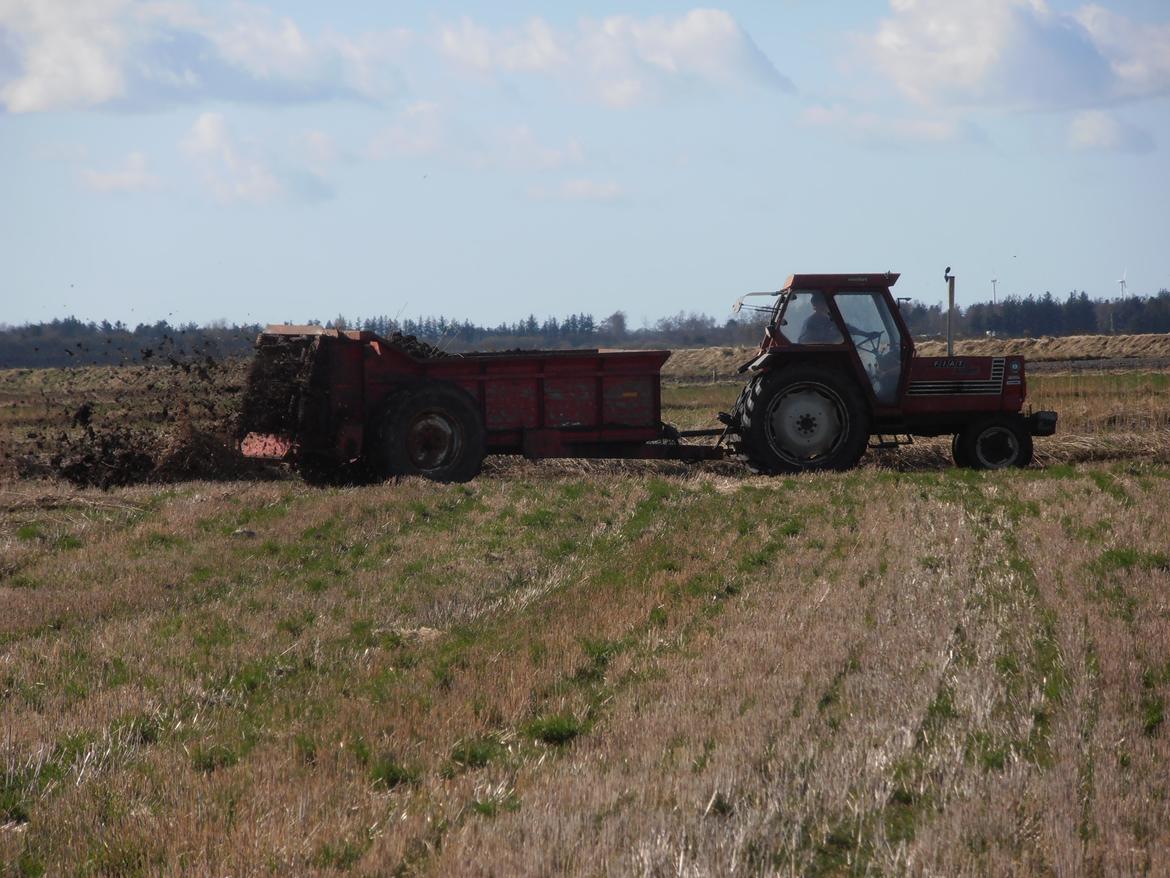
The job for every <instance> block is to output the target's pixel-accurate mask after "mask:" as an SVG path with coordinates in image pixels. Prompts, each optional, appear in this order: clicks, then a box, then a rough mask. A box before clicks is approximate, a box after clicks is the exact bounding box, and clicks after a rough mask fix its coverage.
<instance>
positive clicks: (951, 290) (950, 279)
mask: <svg viewBox="0 0 1170 878" xmlns="http://www.w3.org/2000/svg"><path fill="white" fill-rule="evenodd" d="M943 279H944V280H945V281H946V282H947V357H948V358H950V357H954V355H955V276H954V275H953V274H951V267H950V266H949V265H948V266H947V270H946V271H945V272H943Z"/></svg>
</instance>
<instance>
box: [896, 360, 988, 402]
mask: <svg viewBox="0 0 1170 878" xmlns="http://www.w3.org/2000/svg"><path fill="white" fill-rule="evenodd" d="M1003 364H1004V358H1003V357H996V358H995V359H993V360H992V361H991V377H990V378H987V379H981V378H957V379H954V380H951V381H911V382H910V387H909V388H908V389H907V390H906V395H907V396H953V395H955V394H963V395H965V396H999V395H1000V394H1001V393H1002V392H1003Z"/></svg>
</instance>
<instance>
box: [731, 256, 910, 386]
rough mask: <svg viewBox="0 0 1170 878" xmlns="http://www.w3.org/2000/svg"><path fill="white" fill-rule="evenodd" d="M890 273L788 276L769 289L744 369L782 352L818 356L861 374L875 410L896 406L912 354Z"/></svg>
mask: <svg viewBox="0 0 1170 878" xmlns="http://www.w3.org/2000/svg"><path fill="white" fill-rule="evenodd" d="M897 280H898V275H896V274H892V273H891V274H878V275H844V274H805V275H799V274H797V275H791V276H789V278H788V280H787V281H786V282H785V284H784V287H783V288H782V289H781V290H780V291H779V292H777V293H773V294H771V295H774V296H775V297H776V302H775V304H774V305H772V306H771V307H770V308H766V309H759V310H766V311H768V312H770V317H769V321H768V325H767V327H766V328H765V330H764V341H763V344H762V345H761V347H760V354H759V356H758V357H757V358H755V359H754V360H753V361H752V362H751V363H749V364H745V368H744V369H743V370H742V371H747V369H749V368H750V369H752V370H754V371H758V370H759V369H761V368H765V367H766V366H772V365H777V364H776V363H775V360H777V359H779V358H784V357H787V356H788V355H800V356H802V357H807V356H809V355H814V356H815V355H819V357H818V358H819V359H825V360H828V359H833V360H837V361H838V362H839V363H840V365H841V366H842V367H844V368H845V369H846V370H848V371H850V372H854V373H856V374H859V375H864V376H865V379H866V383H867V385H868V387H867V391H868V392H867V396H869V397H870V399H871V402H872V404H873V406H874V407H875V408H885V407H892V406H896V405H897V402H898V399H899V396H900V393H901V391H902V388H903V385H904V384H905V379H906V376H907V373H908V371H909V363H910V358H911V357H912V356H913V355H914V342H913V340H912V339H911V337H910V333H909V332H908V331H907V329H906V326H905V324H904V323H903V322H902V317H901V314H900V313H899V312H898V308H897V305H896V303H895V302H894V299H893V297H892V296H891V295H890V287H891V286H893V285H894V283H896V282H897Z"/></svg>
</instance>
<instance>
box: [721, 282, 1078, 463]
mask: <svg viewBox="0 0 1170 878" xmlns="http://www.w3.org/2000/svg"><path fill="white" fill-rule="evenodd" d="M897 280H898V275H897V274H892V273H886V274H871V275H864V274H863V275H849V274H795V275H792V276H790V277H789V278H788V280H787V282H786V283H785V284H784V288H783V289H782V290H780V291H779V292H777V293H757V294H754V295H766V296H774V297H775V298H776V302H775V304H774V305H772V306H770V307H768V308H765V309H762V310H765V311H767V312H769V314H770V318H769V320H768V324H767V328H766V329H765V330H764V340H763V343H762V344H761V345H760V351H759V354H758V355H757V356H756V357H754V358H753V359H752V360H751V361H750V362H748V363H745V364H744V365H743V366H741V367H740V372H749V373H750V374H751V378H750V379H749V380H748V383H747V385H746V386H745V387H744V389H743V392H742V393H740V396H739V400H738V401H737V402H736V405H735V409H734V410H733V411H732V412H731V414H730V415H721V419H722V420H723V421H724V423H726V424H727V432H726V441H727V442H728V443H729V445H730V447H731V448H732V449H733V450H734V451H735V452H737V453H738V454H739V455H741V456H742V457H744V458H745V459H746V460H747V462H748V463H749V465H750V466H751V467H752V468H753V469H756V470H758V471H760V472H765V473H782V472H798V471H800V470H808V469H847V468H849V467H852V466H854V465H855V464H856V463H857V461H858V460H859V459H860V458H861V456H862V455H863V454H864V453H865V450H866V448H867V447H889V446H892V445H899V444H905V443H908V442H910V441H912V440H911V438H910V437H913V436H943V435H953V436H954V439H953V440H952V443H951V449H952V453H953V455H954V459H955V463H956V464H958V465H959V466H964V467H973V468H975V469H999V468H1003V467H1009V466H1020V467H1022V466H1027V465H1028V464H1029V463H1030V462H1031V460H1032V437H1033V436H1051V435H1052V434H1053V433H1055V432H1056V413H1055V412H1036V413H1033V414H1028V415H1024V414H1022V409H1023V405H1024V395H1025V381H1024V358H1023V357H954V356H948V357H917V356H915V353H914V340H913V339H912V338H911V337H910V333H909V331H908V330H907V328H906V324H905V322H904V321H903V320H902V315H901V312H900V311H899V309H898V306H897V303H896V302H895V300H894V298H893V296H892V295H891V294H890V287H892V286H893V285H894V284H895V283H896V282H897ZM742 301H743V300H742V299H741V300H740V302H738V303H737V306H738V305H740V304H741V303H742ZM737 310H738V307H737ZM871 439H873V440H876V441H872V442H871Z"/></svg>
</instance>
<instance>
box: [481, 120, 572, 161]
mask: <svg viewBox="0 0 1170 878" xmlns="http://www.w3.org/2000/svg"><path fill="white" fill-rule="evenodd" d="M481 158H482V162H483V163H484V164H488V165H492V164H503V165H507V166H509V167H513V168H519V169H522V170H534V171H550V170H556V169H558V168H564V167H566V166H569V165H578V164H581V163H582V162H583V161H585V150H584V149H582V148H581V144H579V143H578V142H577V141H576V140H570V141H569V142H568V143H566V144H565V145H564V146H559V147H558V146H548V145H546V144H544V143H541V142H540V141H539V140H538V139H537V137H536V135H535V134H534V133H533V132H532V129H531V128H529V127H528V126H527V125H519V126H517V127H515V128H509V129H506V130H503V131H501V132H499V133H498V134H497V135H496V137H495V138H494V142H493V143H492V145H491V147H490V151H488V152H485V153H484V154H483V155H482V157H481Z"/></svg>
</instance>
